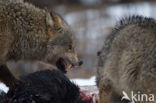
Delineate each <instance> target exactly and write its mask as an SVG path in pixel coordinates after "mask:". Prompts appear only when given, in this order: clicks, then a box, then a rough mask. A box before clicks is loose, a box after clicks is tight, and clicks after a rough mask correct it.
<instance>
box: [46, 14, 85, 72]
mask: <svg viewBox="0 0 156 103" xmlns="http://www.w3.org/2000/svg"><path fill="white" fill-rule="evenodd" d="M46 21H47V25H48V26H49V27H48V35H49V37H50V38H49V41H48V53H47V57H46V61H47V62H48V63H50V64H54V65H56V66H57V67H58V68H62V71H63V72H66V70H67V69H71V68H73V67H74V66H80V65H81V64H82V61H80V60H79V59H78V57H77V53H76V51H75V47H76V46H75V43H74V42H75V39H74V35H73V32H72V31H71V29H70V27H69V25H68V24H67V23H66V21H65V20H64V19H63V18H62V17H61V16H59V15H58V14H56V13H51V14H50V15H48V16H47V19H46Z"/></svg>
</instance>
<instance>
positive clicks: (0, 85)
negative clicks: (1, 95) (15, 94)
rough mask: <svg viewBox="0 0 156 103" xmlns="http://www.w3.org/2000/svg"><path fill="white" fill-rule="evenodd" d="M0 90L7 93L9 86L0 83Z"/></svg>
mask: <svg viewBox="0 0 156 103" xmlns="http://www.w3.org/2000/svg"><path fill="white" fill-rule="evenodd" d="M1 90H2V91H4V92H5V93H7V92H8V90H9V88H8V87H7V86H6V85H5V84H3V83H0V91H1Z"/></svg>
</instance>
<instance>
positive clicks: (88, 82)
mask: <svg viewBox="0 0 156 103" xmlns="http://www.w3.org/2000/svg"><path fill="white" fill-rule="evenodd" d="M95 79H96V77H95V76H93V77H91V78H90V79H79V78H77V79H71V81H72V82H74V83H75V84H77V85H79V86H93V85H96V83H95Z"/></svg>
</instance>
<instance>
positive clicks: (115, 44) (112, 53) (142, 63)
mask: <svg viewBox="0 0 156 103" xmlns="http://www.w3.org/2000/svg"><path fill="white" fill-rule="evenodd" d="M98 55H99V56H98V70H97V85H98V87H99V90H100V94H99V95H100V103H121V99H122V96H123V92H125V93H127V95H128V97H130V98H131V93H132V92H134V94H138V93H139V94H138V95H139V96H140V95H141V96H142V94H147V95H148V97H147V100H146V98H144V97H141V98H143V101H139V100H138V99H135V100H134V101H135V102H136V103H156V98H155V99H153V100H152V101H150V100H149V98H152V97H149V95H151V96H153V95H154V96H156V20H154V19H152V18H146V17H142V16H130V17H126V18H124V19H122V20H121V21H119V23H118V24H117V25H116V26H115V29H114V30H113V32H112V33H111V34H110V35H109V36H108V38H107V39H106V41H105V43H104V46H103V48H102V50H101V51H100V52H99V53H98ZM139 98H140V97H139Z"/></svg>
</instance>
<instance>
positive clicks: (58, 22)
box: [50, 12, 63, 27]
mask: <svg viewBox="0 0 156 103" xmlns="http://www.w3.org/2000/svg"><path fill="white" fill-rule="evenodd" d="M50 15H51V17H52V19H53V21H54V24H55V26H57V27H60V26H61V25H62V24H63V19H62V18H61V16H60V15H58V14H56V13H55V12H51V13H50Z"/></svg>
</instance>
